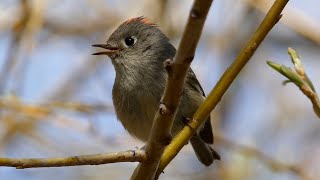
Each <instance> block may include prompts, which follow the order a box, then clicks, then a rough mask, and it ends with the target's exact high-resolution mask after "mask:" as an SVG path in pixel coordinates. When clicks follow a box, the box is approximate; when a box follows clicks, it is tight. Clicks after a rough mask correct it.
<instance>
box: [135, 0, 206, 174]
mask: <svg viewBox="0 0 320 180" xmlns="http://www.w3.org/2000/svg"><path fill="white" fill-rule="evenodd" d="M211 3H212V0H196V1H195V2H194V4H193V6H192V9H191V11H190V14H189V18H188V22H187V25H186V28H185V31H184V33H183V36H182V39H181V42H180V45H179V48H178V50H177V54H176V56H175V61H171V60H167V61H165V64H164V65H165V68H166V69H167V71H168V79H167V83H166V87H165V90H164V94H163V96H162V99H161V103H160V106H159V108H158V110H157V113H156V115H155V118H154V121H153V125H152V128H151V131H150V135H149V139H148V142H147V145H146V154H147V155H148V158H149V160H148V161H145V162H143V163H139V165H138V167H137V168H136V169H135V171H134V173H133V174H132V177H131V179H146V180H148V179H150V180H151V179H152V180H153V179H154V178H155V174H156V171H157V169H158V166H159V161H160V157H161V155H162V153H163V151H164V148H165V147H166V146H167V145H168V144H169V143H170V140H171V135H170V132H171V126H172V122H173V120H174V118H175V115H176V111H177V107H178V106H179V102H180V97H181V94H182V90H183V86H184V81H185V77H186V74H187V72H188V70H189V67H190V64H191V62H192V60H193V58H194V54H195V50H196V47H197V44H198V41H199V38H200V36H201V32H202V29H203V25H204V22H205V20H206V17H207V14H208V12H209V8H210V6H211Z"/></svg>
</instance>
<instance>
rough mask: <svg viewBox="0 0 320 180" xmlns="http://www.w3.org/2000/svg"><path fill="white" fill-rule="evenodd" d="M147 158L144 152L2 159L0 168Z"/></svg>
mask: <svg viewBox="0 0 320 180" xmlns="http://www.w3.org/2000/svg"><path fill="white" fill-rule="evenodd" d="M146 160H147V156H146V154H145V152H144V151H142V150H135V151H134V150H132V151H122V152H116V153H104V154H93V155H83V156H72V157H66V158H28V159H18V158H0V166H10V167H16V168H17V169H25V168H38V167H62V166H80V165H99V164H108V163H117V162H143V161H146Z"/></svg>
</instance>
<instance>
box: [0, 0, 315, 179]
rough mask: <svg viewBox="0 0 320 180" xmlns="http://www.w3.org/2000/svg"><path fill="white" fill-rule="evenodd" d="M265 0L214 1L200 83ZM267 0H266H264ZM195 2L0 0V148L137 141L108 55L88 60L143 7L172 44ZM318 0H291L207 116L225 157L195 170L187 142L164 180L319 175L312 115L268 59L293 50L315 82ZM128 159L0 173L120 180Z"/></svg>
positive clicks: (69, 149)
mask: <svg viewBox="0 0 320 180" xmlns="http://www.w3.org/2000/svg"><path fill="white" fill-rule="evenodd" d="M267 2H268V1H267V0H259V1H248V0H238V1H231V0H228V1H215V2H214V3H213V6H212V9H211V10H210V14H209V17H208V19H207V22H206V26H205V29H204V32H203V34H202V38H201V41H200V44H199V47H198V49H197V54H196V57H195V60H194V63H193V64H192V67H193V69H194V71H195V73H196V75H197V77H198V79H199V80H200V82H201V84H202V86H203V88H204V90H205V92H208V91H209V90H210V89H211V88H212V87H213V86H214V84H215V83H216V81H217V79H218V78H219V76H220V75H221V74H222V73H223V71H224V70H225V69H226V68H227V67H228V65H229V64H230V63H231V60H232V59H233V58H234V57H235V56H236V54H237V53H238V51H239V49H240V48H241V47H242V46H243V45H244V44H245V42H246V41H247V39H248V37H249V35H250V34H251V33H252V32H253V31H254V30H255V28H256V27H257V25H258V24H259V22H260V21H261V19H262V18H263V16H264V12H265V11H266V10H267V9H268V8H269V4H268V3H267ZM270 2H271V1H270ZM191 3H192V1H182V0H179V1H165V0H163V1H154V0H153V1H147V0H139V1H128V0H126V1H125V0H124V1H107V0H104V1H103V0H90V1H89V0H66V1H51V0H30V1H28V0H20V1H18V0H14V1H13V0H1V2H0V93H1V94H0V106H1V109H0V115H1V118H0V135H1V136H0V153H1V154H0V156H1V157H21V158H22V157H23V158H29V157H30V158H31V157H57V156H70V155H80V154H92V153H101V152H111V151H120V150H127V149H134V148H137V147H141V146H143V144H142V143H141V142H138V141H137V140H135V139H133V138H132V137H130V136H129V135H128V134H127V133H126V132H125V130H123V128H122V126H121V125H120V123H118V121H117V120H116V117H115V115H114V111H113V106H112V100H111V90H112V85H113V80H114V70H113V67H112V65H111V62H110V60H109V59H108V58H107V57H93V56H91V55H90V54H91V53H92V52H94V49H93V48H91V44H94V43H103V42H105V41H106V39H107V37H108V35H110V33H111V32H112V31H113V30H114V29H115V28H116V27H117V26H118V25H119V24H120V23H121V22H123V21H125V20H126V19H128V18H131V17H135V16H141V15H144V16H146V17H149V18H150V19H151V20H153V21H154V22H156V23H157V24H158V25H159V28H160V29H161V30H163V31H164V32H165V33H166V34H167V35H168V37H169V38H170V39H171V40H172V43H173V44H174V45H175V46H177V44H178V42H179V39H180V37H181V33H182V30H183V28H184V23H185V22H186V19H187V15H188V12H189V8H190V6H191ZM316 4H317V1H316V0H311V1H307V2H306V1H303V2H302V1H297V0H296V1H290V2H289V4H288V7H287V8H286V11H284V14H283V18H282V19H281V21H280V22H279V23H278V24H277V25H276V27H275V28H274V30H273V31H272V32H271V33H270V34H269V35H268V36H267V38H266V40H265V41H264V42H263V44H262V45H261V46H260V48H259V49H258V51H257V53H256V54H255V55H254V56H253V58H252V60H251V62H250V63H249V64H248V65H247V67H246V68H245V69H244V70H243V72H242V73H241V74H240V76H239V78H238V79H237V80H236V81H235V83H234V84H233V85H232V86H231V88H230V89H229V90H228V93H227V95H226V96H225V97H224V98H223V100H222V102H221V103H220V105H219V106H218V108H217V109H216V110H215V111H214V112H213V113H212V115H213V118H212V119H213V124H214V130H215V131H214V132H215V133H216V135H217V138H216V145H215V146H216V147H217V149H218V151H219V152H220V153H221V155H222V161H220V162H217V163H215V164H214V165H213V166H211V167H208V168H205V167H202V165H201V164H199V163H198V162H197V160H196V157H195V155H194V153H193V152H192V150H191V148H190V145H187V146H186V147H185V148H184V149H183V150H182V153H180V154H179V155H178V157H177V158H176V159H175V160H174V161H173V163H172V164H170V165H169V166H168V168H167V169H166V172H165V174H163V175H162V176H161V178H163V179H227V180H228V179H231V180H233V179H281V180H282V179H301V178H307V177H309V178H312V179H319V178H320V174H319V171H317V170H318V164H319V161H320V151H319V150H320V147H319V143H318V139H319V138H320V133H319V132H320V131H319V128H320V124H319V120H317V117H316V116H315V114H314V113H313V110H312V106H311V105H310V103H309V101H308V99H307V98H306V97H304V96H303V95H302V94H301V93H300V92H299V90H298V89H297V88H295V87H293V85H291V84H288V85H287V86H282V85H281V81H282V80H283V78H282V77H281V76H279V75H278V74H277V73H276V72H274V71H272V70H270V68H268V66H267V65H266V64H265V61H266V60H268V59H274V60H277V62H279V63H281V64H288V61H287V60H288V57H287V54H286V53H285V52H286V50H287V48H288V47H289V46H290V47H295V48H296V49H297V50H298V51H299V53H300V55H301V56H302V59H303V62H304V65H305V67H307V68H306V71H307V72H308V75H309V77H310V78H311V79H313V83H314V86H315V89H316V90H318V91H319V89H318V87H319V84H320V83H319V82H318V81H317V77H320V71H319V69H320V63H319V61H318V59H319V57H320V51H319V45H320V35H319V34H320V27H319V24H320V21H319V19H320V13H319V11H318V7H317V6H316ZM135 166H136V164H135V163H121V164H109V165H102V166H84V167H64V168H40V169H26V170H16V169H13V168H6V167H1V168H0V172H1V173H0V178H1V179H58V178H59V179H106V177H108V179H109V178H110V179H127V178H128V177H130V174H131V173H132V171H133V169H134V167H135Z"/></svg>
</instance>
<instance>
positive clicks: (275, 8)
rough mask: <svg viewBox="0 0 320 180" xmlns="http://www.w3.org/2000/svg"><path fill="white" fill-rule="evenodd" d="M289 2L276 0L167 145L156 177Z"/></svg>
mask: <svg viewBox="0 0 320 180" xmlns="http://www.w3.org/2000/svg"><path fill="white" fill-rule="evenodd" d="M288 1H289V0H276V1H275V2H274V4H273V5H272V7H271V8H270V10H269V12H268V13H267V14H266V16H265V18H264V19H263V21H262V22H261V24H260V25H259V27H258V29H257V30H256V32H255V33H254V34H253V35H252V37H251V38H250V40H249V42H248V43H247V45H246V46H245V47H244V48H243V49H242V50H241V52H240V53H239V55H238V56H237V57H236V59H235V60H234V62H233V63H232V64H231V65H230V67H229V68H228V69H227V70H226V71H225V72H224V74H223V75H222V77H221V78H220V80H219V81H218V83H217V84H216V86H215V87H214V88H213V90H212V91H211V92H210V94H209V96H208V97H207V99H206V100H205V101H204V102H203V103H202V105H201V106H200V107H199V109H198V110H197V112H196V113H195V114H194V116H193V119H192V121H191V122H190V123H189V125H188V126H185V127H184V128H183V129H182V131H181V132H180V133H179V134H178V135H177V136H176V137H175V138H174V139H173V141H172V142H171V144H169V145H168V146H167V147H166V149H165V151H164V153H163V155H162V157H161V161H160V165H159V168H158V171H157V176H159V175H160V174H161V172H162V171H163V170H164V168H165V167H166V166H167V165H168V164H169V163H170V162H171V160H172V159H173V158H174V157H175V156H176V155H177V154H178V152H179V151H180V150H181V149H182V147H183V146H184V145H185V144H186V143H187V142H188V140H189V139H190V137H191V136H192V134H193V132H194V129H198V128H199V126H200V125H201V124H202V123H203V122H204V121H205V119H206V118H207V117H208V115H209V114H210V112H211V111H212V110H213V109H214V108H215V107H216V105H217V104H218V103H219V102H220V100H221V98H222V96H223V95H224V93H225V92H226V91H227V89H228V88H229V86H230V85H231V83H232V82H233V81H234V79H235V78H236V77H237V75H238V74H239V73H240V71H241V70H242V69H243V67H244V66H245V65H246V64H247V62H248V61H249V60H250V58H251V57H252V55H253V53H254V52H255V50H256V49H257V48H258V46H259V45H260V44H261V42H262V41H263V39H264V38H265V37H266V36H267V34H268V32H269V31H270V30H271V29H272V28H273V26H274V25H275V24H276V23H277V22H278V21H279V19H280V18H281V12H282V10H283V9H284V7H285V6H286V4H287V3H288Z"/></svg>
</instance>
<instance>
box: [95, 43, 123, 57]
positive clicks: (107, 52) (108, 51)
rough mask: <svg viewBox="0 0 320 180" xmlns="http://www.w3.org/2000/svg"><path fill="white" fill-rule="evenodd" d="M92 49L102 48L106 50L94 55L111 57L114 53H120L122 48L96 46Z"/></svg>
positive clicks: (104, 45) (106, 45)
mask: <svg viewBox="0 0 320 180" xmlns="http://www.w3.org/2000/svg"><path fill="white" fill-rule="evenodd" d="M92 47H100V48H103V49H105V50H104V51H101V52H97V53H93V54H92V55H108V56H109V55H111V54H113V53H116V52H119V51H120V50H121V48H119V47H114V46H111V45H109V44H94V45H92Z"/></svg>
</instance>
